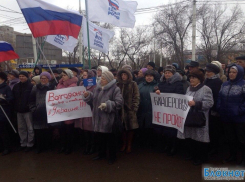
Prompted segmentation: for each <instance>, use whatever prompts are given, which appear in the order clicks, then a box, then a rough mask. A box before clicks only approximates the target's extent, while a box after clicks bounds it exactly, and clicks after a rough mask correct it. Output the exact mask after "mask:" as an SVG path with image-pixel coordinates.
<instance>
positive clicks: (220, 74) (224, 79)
mask: <svg viewBox="0 0 245 182" xmlns="http://www.w3.org/2000/svg"><path fill="white" fill-rule="evenodd" d="M211 64H214V65H216V66H218V67H219V69H220V71H219V77H220V79H221V81H222V82H223V83H224V82H226V81H227V77H226V76H225V74H224V70H223V69H222V64H221V63H220V62H219V61H212V62H211Z"/></svg>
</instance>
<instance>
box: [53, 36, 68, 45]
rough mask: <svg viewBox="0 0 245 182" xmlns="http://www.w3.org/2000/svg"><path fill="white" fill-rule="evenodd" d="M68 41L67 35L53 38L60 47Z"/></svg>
mask: <svg viewBox="0 0 245 182" xmlns="http://www.w3.org/2000/svg"><path fill="white" fill-rule="evenodd" d="M68 40H69V37H68V36H67V35H56V37H55V38H54V41H55V42H56V43H57V44H60V45H64V43H65V42H67V41H68Z"/></svg>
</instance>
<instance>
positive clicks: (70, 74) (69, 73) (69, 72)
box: [63, 69, 74, 79]
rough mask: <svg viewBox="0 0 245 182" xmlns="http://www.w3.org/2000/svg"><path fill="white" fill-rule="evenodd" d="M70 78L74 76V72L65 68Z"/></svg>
mask: <svg viewBox="0 0 245 182" xmlns="http://www.w3.org/2000/svg"><path fill="white" fill-rule="evenodd" d="M63 73H65V74H66V75H67V76H68V77H69V78H70V79H71V78H73V77H74V75H73V72H72V71H71V70H70V69H65V70H64V71H63Z"/></svg>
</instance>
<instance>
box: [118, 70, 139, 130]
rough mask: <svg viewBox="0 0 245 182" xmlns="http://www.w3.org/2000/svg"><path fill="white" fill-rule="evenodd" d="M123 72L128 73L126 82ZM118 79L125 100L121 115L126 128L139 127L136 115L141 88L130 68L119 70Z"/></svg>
mask: <svg viewBox="0 0 245 182" xmlns="http://www.w3.org/2000/svg"><path fill="white" fill-rule="evenodd" d="M122 73H126V74H127V75H128V80H127V81H126V82H124V81H123V80H122ZM117 79H118V83H117V86H118V87H119V88H120V89H121V92H122V96H123V100H124V106H123V107H122V109H121V110H120V112H119V115H120V117H121V119H122V122H123V124H124V126H125V129H126V130H133V129H136V128H138V127H139V124H138V121H137V115H136V113H137V111H138V107H139V102H140V94H139V88H138V86H137V84H136V82H134V81H133V77H132V74H131V72H129V71H128V70H125V69H124V70H121V71H119V72H118V76H117Z"/></svg>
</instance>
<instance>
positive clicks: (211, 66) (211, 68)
mask: <svg viewBox="0 0 245 182" xmlns="http://www.w3.org/2000/svg"><path fill="white" fill-rule="evenodd" d="M206 70H207V71H211V72H213V73H215V74H218V73H219V71H220V68H219V67H218V66H216V65H215V64H207V65H206Z"/></svg>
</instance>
